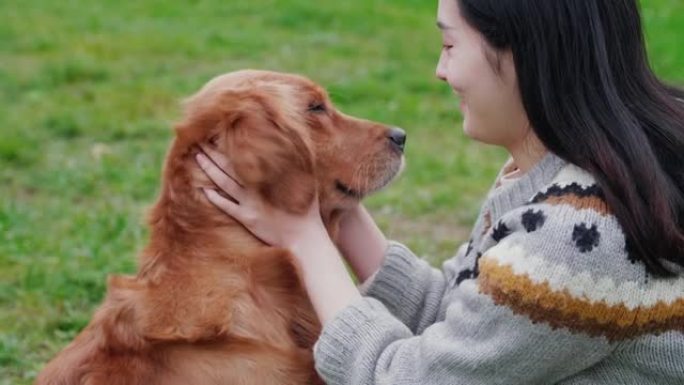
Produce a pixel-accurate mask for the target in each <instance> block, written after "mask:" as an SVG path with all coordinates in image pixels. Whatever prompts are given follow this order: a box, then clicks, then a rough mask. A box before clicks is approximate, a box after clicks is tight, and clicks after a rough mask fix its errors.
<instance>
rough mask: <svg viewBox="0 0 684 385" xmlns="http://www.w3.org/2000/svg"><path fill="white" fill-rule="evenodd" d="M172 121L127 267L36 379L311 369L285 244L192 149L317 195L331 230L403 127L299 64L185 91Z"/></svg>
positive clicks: (309, 372)
mask: <svg viewBox="0 0 684 385" xmlns="http://www.w3.org/2000/svg"><path fill="white" fill-rule="evenodd" d="M175 134H176V137H175V139H174V141H173V143H172V144H171V148H170V150H169V152H168V154H167V157H166V161H165V165H164V170H163V177H162V186H161V192H160V196H159V198H158V201H157V202H156V204H155V206H154V207H153V208H152V210H151V212H150V215H149V226H150V240H149V243H148V245H147V246H146V248H145V249H144V250H143V251H142V253H141V254H140V256H139V269H138V272H137V274H136V275H135V276H112V277H110V279H109V282H108V290H107V294H106V298H105V299H104V303H103V304H102V305H101V306H100V307H99V309H98V310H97V311H96V312H95V314H94V316H93V318H92V320H91V322H90V323H89V324H88V326H87V327H86V328H85V329H84V330H83V331H82V332H81V333H80V334H79V335H78V336H77V337H76V338H75V339H74V341H72V342H71V343H70V344H69V345H68V346H67V347H66V348H65V349H64V350H63V351H62V352H60V353H59V354H58V355H57V356H56V357H55V358H54V359H53V360H52V361H51V362H49V363H48V364H47V366H46V367H45V368H44V369H43V371H42V372H41V373H40V375H39V376H38V379H37V380H36V384H39V385H47V384H53V385H57V384H60V385H64V384H87V385H103V384H107V385H114V384H120V385H211V384H236V385H237V384H240V385H251V384H253V385H268V384H280V385H282V384H292V385H294V384H297V385H301V384H315V383H320V379H318V377H317V376H316V373H315V370H314V367H313V358H312V346H313V344H314V343H315V341H316V338H317V337H318V334H319V332H320V324H319V322H318V320H317V319H316V315H315V313H314V311H313V308H312V306H311V303H310V301H309V299H308V297H307V294H306V292H305V290H304V288H303V286H302V283H301V282H300V280H299V278H298V276H297V271H296V269H295V267H294V265H293V263H292V259H291V255H290V254H289V252H288V251H287V250H284V249H279V248H274V247H270V246H267V245H265V244H263V243H262V242H260V241H259V240H258V239H257V238H255V237H254V236H253V235H252V234H250V233H249V232H248V231H247V230H246V229H245V228H244V227H242V226H241V225H240V224H239V223H237V222H236V221H235V220H233V219H232V218H230V217H229V216H227V215H225V214H224V213H222V212H220V210H219V209H217V208H216V207H214V206H213V205H212V204H211V203H210V202H209V201H208V200H207V199H206V197H205V196H204V194H203V192H202V188H204V187H214V186H213V184H212V183H211V181H210V180H209V179H208V178H207V177H206V176H205V174H204V173H203V172H202V171H201V169H200V168H199V166H198V165H197V163H196V161H195V155H196V154H197V153H198V151H200V148H199V146H200V145H207V146H212V148H213V149H215V150H217V151H221V152H222V153H223V154H225V155H226V156H227V158H229V159H230V160H231V163H232V164H233V167H234V169H235V172H236V173H237V174H238V175H237V177H238V178H239V179H240V180H241V181H242V182H243V183H244V184H245V185H247V187H251V188H253V189H255V190H257V191H259V193H260V194H263V197H264V198H265V199H266V200H267V201H268V202H269V203H270V204H272V205H274V206H277V207H280V208H282V209H285V210H290V211H291V212H297V213H301V212H304V211H305V210H306V209H307V208H308V207H309V205H310V204H311V203H312V200H313V198H314V196H318V199H319V202H320V209H321V215H322V217H323V219H324V222H325V224H326V227H327V229H328V231H329V232H330V234H331V236H332V237H333V239H334V236H335V233H336V228H337V223H338V221H339V217H340V214H341V213H343V212H344V210H345V209H349V208H350V207H352V206H353V205H356V204H357V203H358V201H359V200H360V199H361V198H362V197H364V196H365V195H367V194H369V193H371V192H373V191H375V190H377V189H379V188H381V187H383V186H385V185H386V184H388V183H389V182H390V181H391V180H392V178H393V177H394V176H395V175H396V174H397V173H398V172H399V171H400V169H401V166H402V164H403V147H404V140H405V135H404V133H403V132H402V131H401V130H400V129H397V128H393V127H389V126H386V125H383V124H379V123H374V122H370V121H367V120H362V119H357V118H353V117H351V116H347V115H344V114H342V113H341V112H339V111H338V110H336V109H335V107H334V106H333V105H332V104H331V102H330V99H329V98H328V96H327V94H326V92H325V91H324V90H323V89H322V88H321V87H320V86H318V85H317V84H315V83H314V82H312V81H311V80H309V79H307V78H304V77H301V76H298V75H291V74H282V73H276V72H267V71H254V70H245V71H238V72H233V73H229V74H226V75H222V76H218V77H217V78H215V79H213V80H211V81H210V82H209V83H207V84H206V85H205V86H204V87H203V88H202V89H201V90H200V91H199V92H198V93H197V94H195V95H194V96H192V97H190V98H189V99H188V100H187V102H186V103H185V114H184V116H183V118H182V120H181V121H180V123H178V124H177V125H176V127H175ZM219 166H220V165H219ZM316 194H317V195H316Z"/></svg>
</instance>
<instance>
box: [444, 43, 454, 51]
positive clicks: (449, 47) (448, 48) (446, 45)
mask: <svg viewBox="0 0 684 385" xmlns="http://www.w3.org/2000/svg"><path fill="white" fill-rule="evenodd" d="M452 47H453V45H451V44H442V49H445V50H447V51H448V50H450V49H451V48H452Z"/></svg>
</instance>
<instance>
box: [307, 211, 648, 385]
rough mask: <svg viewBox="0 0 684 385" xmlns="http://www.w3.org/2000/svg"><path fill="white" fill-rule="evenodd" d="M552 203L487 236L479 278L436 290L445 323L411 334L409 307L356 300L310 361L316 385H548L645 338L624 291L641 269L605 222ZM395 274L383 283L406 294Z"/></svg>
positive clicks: (519, 214)
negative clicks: (319, 380)
mask: <svg viewBox="0 0 684 385" xmlns="http://www.w3.org/2000/svg"><path fill="white" fill-rule="evenodd" d="M557 203H558V202H554V203H553V204H550V203H549V202H545V203H540V204H530V205H526V206H524V207H522V208H518V209H515V210H512V211H510V212H509V213H506V214H505V215H504V216H503V217H502V218H501V219H500V220H499V221H498V222H497V223H496V224H495V226H493V228H492V229H491V231H490V232H489V235H488V237H490V238H491V242H490V245H489V246H487V247H486V248H485V249H484V250H483V252H482V256H481V258H480V260H479V277H477V278H476V279H468V280H465V281H463V282H461V283H460V284H459V285H458V286H455V287H452V288H446V289H445V290H444V296H443V297H444V298H443V301H447V303H448V305H447V307H446V310H445V313H444V314H443V316H441V317H438V318H439V320H438V321H437V322H434V323H433V324H431V325H430V326H429V327H427V328H426V329H425V330H424V331H422V333H420V334H417V333H415V332H413V331H412V330H411V328H409V327H407V325H406V324H405V323H404V322H402V320H400V319H399V318H397V316H396V314H403V307H411V311H410V313H419V312H420V309H418V308H420V306H421V304H419V303H412V302H411V301H408V302H406V303H404V302H402V301H401V300H393V301H389V302H387V301H383V302H380V301H378V300H377V299H375V298H362V299H360V300H358V301H357V302H355V303H353V304H351V305H350V306H348V307H347V308H345V309H343V310H342V311H341V312H340V313H339V314H338V315H337V316H336V317H335V318H334V319H333V320H332V321H331V322H329V323H328V324H327V325H326V326H325V328H324V330H323V333H322V335H321V337H320V339H319V341H318V343H317V344H316V346H315V349H314V356H315V360H316V368H317V370H318V372H319V373H320V374H321V376H322V377H323V378H324V380H325V381H326V383H328V384H330V385H336V384H354V385H359V384H368V385H370V384H393V385H401V384H469V385H477V384H511V385H513V384H549V383H556V382H559V381H562V380H563V379H566V378H568V377H571V376H573V375H575V374H578V373H580V372H581V371H583V370H585V369H587V368H589V367H591V366H593V365H595V364H597V363H598V362H600V361H601V360H603V359H604V358H606V357H607V356H609V355H610V354H611V352H613V351H614V349H616V348H617V346H618V345H619V344H620V343H621V341H622V340H623V339H626V338H629V337H633V336H635V335H638V334H639V333H642V332H646V329H639V327H637V326H638V325H635V321H636V315H635V314H634V311H632V310H630V309H633V307H631V306H630V304H629V302H630V300H632V302H633V300H634V299H635V298H638V296H639V290H637V289H638V288H636V287H635V284H633V282H632V284H630V283H629V282H627V281H629V278H633V277H632V275H634V274H637V275H638V274H639V273H638V271H639V269H638V268H635V267H634V266H633V264H631V263H629V262H628V261H627V260H626V259H627V254H626V252H625V241H624V235H623V234H622V232H621V229H620V227H619V225H618V223H617V221H616V220H615V218H614V217H613V216H612V215H608V214H607V213H605V212H598V211H596V210H593V209H586V208H582V207H579V208H578V207H573V205H572V204H563V203H558V204H557ZM418 269H422V268H421V267H418ZM405 271H408V270H402V271H401V272H397V273H396V274H395V273H394V272H393V270H386V271H385V272H384V274H385V275H386V277H384V278H383V280H385V281H387V282H392V283H391V284H388V287H393V288H395V289H396V290H399V292H400V293H404V292H405V290H407V289H406V286H410V285H411V284H412V283H411V280H410V279H409V280H408V284H407V281H406V277H405V274H404V272H405ZM424 271H426V272H427V271H428V270H424ZM424 274H426V273H424ZM430 274H433V276H434V279H435V280H436V281H439V282H440V283H439V285H444V283H443V282H441V280H442V279H443V278H442V277H440V276H439V275H438V274H436V273H433V272H431V273H430ZM625 282H627V284H626V286H625V285H624V284H625ZM630 282H631V281H630ZM440 290H441V289H440ZM409 295H410V294H409ZM388 309H392V311H390V310H388ZM407 313H408V312H407ZM404 318H405V317H404Z"/></svg>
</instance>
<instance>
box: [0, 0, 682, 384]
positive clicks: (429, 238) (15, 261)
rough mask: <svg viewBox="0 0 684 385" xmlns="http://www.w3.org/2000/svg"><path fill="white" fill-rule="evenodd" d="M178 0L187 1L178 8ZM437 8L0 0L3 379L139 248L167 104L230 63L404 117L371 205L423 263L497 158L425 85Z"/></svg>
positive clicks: (660, 5)
mask: <svg viewBox="0 0 684 385" xmlns="http://www.w3.org/2000/svg"><path fill="white" fill-rule="evenodd" d="M181 3H182V4H181ZM435 9H436V2H433V1H424V0H345V1H334V2H316V3H312V2H311V1H308V0H289V1H285V0H281V1H277V0H250V1H218V0H194V1H187V2H169V1H162V0H145V1H128V0H122V1H117V2H110V1H85V0H62V1H50V0H23V1H17V0H14V1H13V0H8V1H2V2H0V385H2V384H28V383H31V381H32V379H33V378H34V377H35V375H36V373H37V372H38V371H39V370H40V368H41V366H42V365H43V364H44V363H45V361H46V360H47V359H48V358H50V357H51V356H52V355H54V354H55V353H56V352H57V351H58V350H59V349H60V348H61V347H63V346H64V344H65V343H66V342H67V341H69V340H70V339H71V338H73V336H74V335H75V334H76V333H77V332H78V331H79V330H80V329H81V328H82V327H83V326H84V325H85V324H86V323H87V321H88V320H89V318H90V315H91V314H92V311H93V309H94V307H95V306H96V305H97V304H98V303H99V302H100V300H101V298H102V295H103V292H104V288H105V287H104V283H105V278H106V276H107V275H108V274H110V273H130V272H133V271H135V268H136V262H135V258H136V253H137V251H138V250H139V249H140V248H141V246H142V245H143V244H144V243H145V241H146V236H147V233H146V228H145V226H144V214H145V212H146V209H147V208H148V207H149V206H150V204H151V203H152V202H153V201H154V199H155V196H156V193H157V189H158V186H159V172H160V166H161V162H162V159H163V156H164V152H165V150H166V147H167V145H168V144H169V141H170V139H171V130H170V127H171V125H172V123H173V122H174V120H175V119H177V118H178V117H179V101H180V100H181V99H182V98H183V97H184V96H187V95H189V94H191V93H193V92H194V91H195V90H197V89H198V88H199V87H200V86H201V85H202V84H203V83H204V82H206V81H207V80H208V79H210V78H211V77H213V76H215V75H217V74H219V73H223V72H228V71H232V70H236V69H241V68H247V67H250V68H263V69H274V70H281V71H290V72H299V73H303V74H306V75H308V76H310V77H311V78H313V79H314V80H316V81H318V82H320V83H322V84H323V85H325V86H326V87H327V88H328V89H329V91H330V93H331V95H332V98H333V100H334V101H335V102H336V103H337V105H338V106H339V107H340V108H341V109H342V110H343V111H345V112H348V113H350V114H353V115H357V116H362V117H367V118H369V119H373V120H377V121H382V122H387V123H391V124H395V125H399V126H401V127H404V128H405V129H406V131H407V132H408V134H409V140H408V152H407V157H408V168H407V170H406V172H405V174H404V175H403V177H402V178H401V179H400V180H399V181H397V183H395V184H394V185H393V186H392V187H391V188H389V189H387V190H386V191H384V192H382V193H380V194H379V195H377V196H375V197H372V198H371V199H369V200H368V205H369V207H370V208H371V209H372V210H373V212H374V213H375V216H376V217H377V219H378V221H379V223H380V224H381V225H382V227H383V228H384V230H385V231H386V232H387V233H388V234H389V236H391V237H393V238H397V239H399V240H402V241H404V242H406V243H408V244H409V245H410V246H412V247H413V248H414V249H415V250H416V251H417V252H418V253H420V254H423V255H427V256H429V257H430V258H432V260H433V261H435V263H436V262H437V261H438V260H440V259H443V258H445V257H447V256H449V254H450V253H451V252H453V251H454V250H455V247H456V245H457V244H458V243H459V242H461V241H463V240H464V238H465V237H466V236H467V231H468V226H469V225H470V224H471V221H472V220H473V218H474V216H475V215H476V213H477V210H478V205H479V202H480V200H481V198H482V193H483V192H484V191H486V190H487V189H488V187H489V184H490V183H491V182H492V178H493V177H494V175H495V173H496V171H497V170H498V167H499V165H500V164H501V162H503V160H504V159H505V153H503V152H502V151H501V150H499V149H495V148H491V147H485V146H483V145H480V144H477V143H473V142H471V141H469V140H467V139H466V138H465V137H464V135H463V134H462V132H461V129H460V126H459V123H458V122H459V120H460V117H459V115H458V113H457V111H456V100H455V99H454V98H453V96H452V94H451V91H450V90H449V89H448V88H447V87H445V86H444V85H443V84H440V82H438V81H437V80H436V79H435V78H434V75H433V73H434V66H435V64H436V60H437V55H438V50H439V46H440V40H439V35H438V32H437V30H436V28H435V27H434V20H435V15H434V14H435ZM643 11H644V17H645V21H646V26H647V40H648V44H649V51H650V54H651V59H652V61H653V65H654V67H655V68H656V72H657V73H658V74H659V75H660V76H662V77H663V78H665V79H668V80H670V81H671V82H675V83H679V84H684V46H683V45H682V43H681V41H682V39H684V3H683V2H681V0H648V1H644V2H643Z"/></svg>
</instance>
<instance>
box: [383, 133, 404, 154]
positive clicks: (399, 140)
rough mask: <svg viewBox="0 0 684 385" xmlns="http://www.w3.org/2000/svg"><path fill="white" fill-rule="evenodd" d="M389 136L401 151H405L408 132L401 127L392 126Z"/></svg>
mask: <svg viewBox="0 0 684 385" xmlns="http://www.w3.org/2000/svg"><path fill="white" fill-rule="evenodd" d="M387 138H388V139H389V140H390V141H391V142H392V144H393V145H394V146H395V147H396V148H397V149H398V150H399V151H401V152H403V151H404V145H405V144H406V133H405V132H404V130H402V129H401V128H399V127H392V128H390V130H389V134H387Z"/></svg>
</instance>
